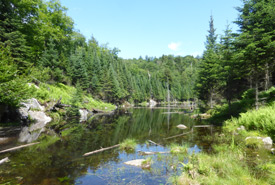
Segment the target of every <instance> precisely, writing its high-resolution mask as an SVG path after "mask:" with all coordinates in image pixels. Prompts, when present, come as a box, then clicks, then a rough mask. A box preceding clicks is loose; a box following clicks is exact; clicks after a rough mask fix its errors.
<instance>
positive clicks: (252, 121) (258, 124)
mask: <svg viewBox="0 0 275 185" xmlns="http://www.w3.org/2000/svg"><path fill="white" fill-rule="evenodd" d="M225 125H226V126H227V127H236V128H237V127H239V126H241V125H243V126H244V127H245V128H246V129H248V130H257V131H259V132H261V133H263V134H266V135H268V136H270V137H271V138H272V139H273V140H274V139H275V103H274V104H273V105H271V106H267V107H261V108H260V109H259V110H251V111H248V112H246V113H242V114H241V115H240V117H239V118H232V119H231V120H228V121H226V122H225Z"/></svg>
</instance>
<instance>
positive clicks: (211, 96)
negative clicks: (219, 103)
mask: <svg viewBox="0 0 275 185" xmlns="http://www.w3.org/2000/svg"><path fill="white" fill-rule="evenodd" d="M210 108H211V109H213V90H211V91H210Z"/></svg>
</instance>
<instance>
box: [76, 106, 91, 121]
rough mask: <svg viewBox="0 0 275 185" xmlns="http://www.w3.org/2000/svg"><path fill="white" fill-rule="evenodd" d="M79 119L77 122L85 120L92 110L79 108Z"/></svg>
mask: <svg viewBox="0 0 275 185" xmlns="http://www.w3.org/2000/svg"><path fill="white" fill-rule="evenodd" d="M79 113H80V119H79V122H85V121H87V120H88V119H89V117H90V116H91V115H92V114H93V113H92V112H90V111H88V110H87V109H79Z"/></svg>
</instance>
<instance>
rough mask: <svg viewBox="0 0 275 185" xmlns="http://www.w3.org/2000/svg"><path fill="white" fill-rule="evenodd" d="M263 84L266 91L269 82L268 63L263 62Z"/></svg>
mask: <svg viewBox="0 0 275 185" xmlns="http://www.w3.org/2000/svg"><path fill="white" fill-rule="evenodd" d="M264 80H265V84H264V90H265V91H267V90H268V89H269V83H270V76H269V65H268V64H265V79H264Z"/></svg>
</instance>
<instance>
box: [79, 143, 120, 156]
mask: <svg viewBox="0 0 275 185" xmlns="http://www.w3.org/2000/svg"><path fill="white" fill-rule="evenodd" d="M119 146H120V144H117V145H114V146H110V147H107V148H101V149H99V150H95V151H92V152H88V153H85V154H84V155H83V156H84V157H85V156H88V155H92V154H95V153H98V152H103V151H105V150H110V149H112V148H116V147H119Z"/></svg>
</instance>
